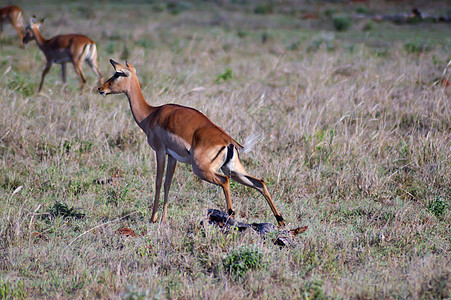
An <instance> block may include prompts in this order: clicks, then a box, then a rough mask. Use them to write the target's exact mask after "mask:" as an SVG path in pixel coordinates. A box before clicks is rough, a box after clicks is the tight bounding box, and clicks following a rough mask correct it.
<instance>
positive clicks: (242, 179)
mask: <svg viewBox="0 0 451 300" xmlns="http://www.w3.org/2000/svg"><path fill="white" fill-rule="evenodd" d="M110 62H111V64H112V65H113V67H114V70H115V71H116V72H115V73H114V75H113V76H112V77H111V78H110V79H108V81H106V82H105V83H104V84H102V85H101V86H100V87H99V89H98V90H99V93H100V94H101V95H103V96H106V95H108V94H120V93H124V94H125V95H126V96H127V98H128V100H129V103H130V108H131V111H132V114H133V117H134V119H135V121H136V123H137V124H138V126H139V127H141V129H142V130H143V131H144V133H145V134H146V135H147V142H148V143H149V145H150V147H152V149H153V150H154V151H155V153H156V160H157V177H156V182H155V199H154V204H153V212H152V219H151V221H152V222H156V221H157V213H158V206H159V198H160V189H161V184H162V182H163V173H164V167H165V162H166V156H167V158H168V164H167V168H166V179H165V182H164V204H163V214H162V217H161V221H162V222H164V221H166V220H167V206H168V194H169V188H170V186H171V182H172V177H173V175H174V171H175V166H176V163H177V161H180V162H183V163H187V164H190V165H191V166H192V167H193V172H194V174H196V175H197V176H198V177H199V178H201V179H203V180H205V181H208V182H210V183H213V184H216V185H219V186H220V187H222V189H223V191H224V195H225V198H226V203H227V210H228V213H229V215H233V214H234V212H233V209H232V200H231V197H230V178H231V179H233V180H234V181H236V182H238V183H241V184H244V185H246V186H249V187H252V188H254V189H256V190H257V191H259V192H260V193H261V194H262V195H263V196H264V197H265V199H266V201H267V202H268V204H269V206H270V207H271V210H272V212H273V214H274V216H275V217H276V220H277V222H278V224H279V226H285V223H284V221H283V218H282V215H281V214H280V213H279V212H278V211H277V209H276V207H275V205H274V202H273V201H272V199H271V196H270V195H269V193H268V190H267V188H266V185H265V183H264V182H263V180H261V179H258V178H255V177H253V176H251V175H249V174H247V173H246V171H245V170H244V167H243V165H242V164H241V162H240V160H239V157H238V150H241V149H243V147H242V146H241V145H240V144H238V142H236V141H235V140H234V139H233V138H231V137H230V136H229V135H228V134H227V133H226V132H225V131H224V130H223V129H222V128H220V127H219V126H217V125H215V124H214V123H213V122H212V121H210V119H208V118H207V117H206V116H205V115H204V114H202V113H201V112H199V111H197V110H195V109H193V108H190V107H185V106H181V105H177V104H165V105H162V106H151V105H149V104H147V102H146V100H145V99H144V96H143V94H142V92H141V87H140V85H139V81H138V77H137V76H136V70H135V68H134V67H133V65H132V64H131V63H129V62H126V66H124V65H122V64H120V63H118V62H115V61H114V60H110ZM218 169H221V170H222V172H223V173H224V175H222V174H219V173H217V171H218ZM149 209H150V203H149Z"/></svg>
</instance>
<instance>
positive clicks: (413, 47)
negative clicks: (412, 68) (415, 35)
mask: <svg viewBox="0 0 451 300" xmlns="http://www.w3.org/2000/svg"><path fill="white" fill-rule="evenodd" d="M430 49H431V47H430V46H429V45H428V44H427V43H425V42H424V41H422V40H418V41H410V42H407V43H405V44H404V50H406V51H407V52H409V53H417V54H418V53H422V52H426V51H429V50H430Z"/></svg>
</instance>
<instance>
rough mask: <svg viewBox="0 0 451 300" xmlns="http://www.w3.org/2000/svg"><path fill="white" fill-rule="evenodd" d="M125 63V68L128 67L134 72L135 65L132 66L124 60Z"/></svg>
mask: <svg viewBox="0 0 451 300" xmlns="http://www.w3.org/2000/svg"><path fill="white" fill-rule="evenodd" d="M125 65H126V66H127V68H128V69H129V70H130V71H132V72H133V73H135V74H136V69H135V67H134V66H133V65H132V64H131V63H129V62H128V61H125Z"/></svg>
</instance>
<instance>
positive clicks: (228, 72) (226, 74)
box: [215, 68, 233, 83]
mask: <svg viewBox="0 0 451 300" xmlns="http://www.w3.org/2000/svg"><path fill="white" fill-rule="evenodd" d="M232 78H233V75H232V69H230V68H226V69H225V71H224V72H223V73H219V74H218V75H217V76H216V79H215V82H216V83H220V82H221V81H227V80H229V79H232Z"/></svg>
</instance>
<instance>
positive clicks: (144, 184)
mask: <svg viewBox="0 0 451 300" xmlns="http://www.w3.org/2000/svg"><path fill="white" fill-rule="evenodd" d="M39 2H41V3H40V4H39V5H38V4H33V3H29V1H19V2H17V4H18V5H20V6H22V7H23V9H24V11H25V14H26V19H27V20H28V18H29V17H30V16H31V15H33V14H36V15H37V16H38V18H40V17H47V19H46V21H45V23H44V25H43V27H42V32H43V34H44V36H46V37H51V36H53V35H56V34H61V33H71V32H79V33H84V34H87V35H88V36H90V37H91V38H93V39H94V40H95V41H96V42H97V46H98V52H99V65H100V69H101V70H102V72H103V73H104V76H105V78H108V77H109V76H111V75H112V74H113V71H112V68H111V66H110V65H109V63H108V60H109V59H110V58H114V59H116V60H120V61H122V62H123V60H124V59H128V60H129V61H130V62H132V63H133V64H134V66H135V67H136V69H137V73H138V76H139V77H140V79H141V83H142V89H143V93H144V96H145V97H146V99H147V100H148V102H149V103H151V104H154V105H160V104H164V103H179V104H182V105H187V106H192V107H195V108H197V109H199V110H200V111H202V112H203V113H205V114H206V115H207V116H209V117H210V118H211V119H212V120H213V121H214V122H215V123H217V124H218V125H220V126H221V127H222V128H224V129H225V130H226V131H227V132H229V133H230V134H231V135H232V136H233V137H235V138H236V139H237V140H238V141H240V142H244V140H245V139H246V137H247V136H250V135H260V139H261V140H260V142H259V143H258V144H257V146H256V147H255V149H254V151H253V152H252V153H250V154H245V155H242V156H241V157H242V161H243V164H244V165H245V167H246V168H247V170H248V172H249V173H251V174H254V175H256V176H258V177H262V178H264V179H265V181H266V182H267V184H268V188H269V190H270V193H271V194H272V196H273V199H274V201H275V204H276V207H277V208H278V209H279V210H280V211H281V213H282V214H283V216H284V217H285V219H286V221H287V223H288V224H287V228H289V229H291V228H295V227H299V226H303V225H308V226H309V228H308V230H307V231H306V232H305V233H303V234H302V235H300V236H299V237H298V238H297V243H296V244H294V245H292V246H289V247H283V248H280V247H279V246H276V245H273V244H272V242H271V238H268V239H266V240H265V239H261V238H260V237H258V236H256V235H254V234H253V233H252V232H248V233H244V234H243V233H237V232H230V233H229V234H224V233H222V232H221V231H220V230H219V229H218V228H214V227H209V226H206V225H200V223H201V221H202V220H204V219H205V216H206V211H207V209H208V208H218V209H224V208H225V200H224V197H223V194H222V191H221V190H220V189H219V188H218V187H216V186H213V185H211V184H208V183H205V182H201V181H200V180H198V179H197V178H195V176H194V175H193V174H192V172H191V170H190V167H188V166H186V165H182V164H179V165H178V167H177V170H176V174H175V177H174V182H173V185H172V188H171V193H170V205H169V211H168V213H169V214H168V216H169V220H168V222H167V223H166V224H150V223H149V218H150V212H149V211H148V199H150V198H153V191H154V182H155V162H154V153H153V151H152V150H151V149H150V147H149V146H148V145H147V143H146V138H145V135H144V133H142V132H141V131H140V129H139V128H138V126H137V125H136V124H135V122H134V120H133V118H132V115H131V112H130V108H129V104H128V101H127V100H126V97H125V96H124V95H117V96H109V97H107V98H102V97H101V96H100V95H98V94H97V93H96V91H95V88H96V83H95V82H96V78H95V77H94V76H93V73H92V72H91V70H90V69H89V68H88V66H87V65H86V64H85V65H84V70H85V73H86V74H87V75H88V86H89V87H90V89H87V90H86V91H85V92H84V93H83V94H82V95H81V94H80V93H79V87H80V82H79V81H78V78H77V77H76V75H75V72H74V71H73V69H72V67H71V66H68V79H69V82H68V85H67V87H64V86H63V84H62V82H61V77H60V73H61V71H60V66H59V65H54V66H53V68H52V70H51V72H50V74H49V75H48V76H47V78H46V81H45V83H44V87H43V91H42V93H41V94H40V95H38V94H37V93H36V90H37V87H38V84H39V80H40V76H41V72H42V69H43V66H44V56H43V54H42V53H41V52H40V50H39V49H38V47H37V46H36V44H35V42H32V43H30V44H28V45H26V47H25V48H24V49H19V48H18V47H17V46H18V42H17V36H16V34H15V31H13V29H12V27H11V26H8V25H6V26H5V40H4V43H3V47H2V49H1V56H0V76H1V80H0V93H1V96H0V101H1V105H0V106H1V110H0V158H1V165H0V195H1V202H0V298H28V297H33V298H49V297H51V298H95V297H99V298H130V299H140V298H208V299H215V298H232V299H242V298H261V299H266V298H268V299H269V298H270V299H272V298H280V299H292V298H306V299H312V298H326V297H331V298H400V299H406V298H409V299H416V298H425V299H433V298H449V297H450V289H451V284H450V282H451V265H450V262H451V258H450V250H451V249H450V242H451V235H450V221H451V213H450V194H451V189H450V186H451V167H450V162H451V157H450V155H451V154H450V153H451V151H450V150H451V149H450V146H451V141H450V137H451V134H450V130H451V120H450V118H451V110H450V90H449V89H447V88H446V87H444V86H441V85H436V86H433V83H434V81H435V80H436V79H437V78H439V77H440V76H441V74H442V72H443V70H444V68H445V66H446V64H447V63H448V61H449V60H450V49H451V48H450V47H451V36H450V35H449V32H450V31H449V29H450V27H449V24H436V23H430V22H422V23H421V22H420V23H416V22H413V23H416V24H393V23H391V22H385V23H376V22H373V21H370V20H368V19H355V18H352V19H351V21H350V22H351V23H349V20H347V21H346V20H345V21H344V22H348V23H349V24H348V25H350V27H349V28H348V29H347V30H345V31H337V30H335V29H334V26H333V23H332V19H333V18H334V16H339V17H343V16H344V17H345V18H346V16H352V15H355V14H356V12H359V13H363V14H367V15H372V14H377V13H381V12H382V13H386V14H396V13H399V12H409V11H410V10H411V7H412V6H411V5H414V4H415V3H412V2H404V3H401V4H398V3H396V4H393V3H385V2H384V4H380V5H375V4H374V1H373V3H372V4H371V3H370V4H365V3H363V4H352V5H340V4H332V3H326V2H319V3H320V4H319V5H316V4H313V2H307V1H306V2H296V3H291V4H290V3H289V4H280V3H279V2H274V3H273V4H270V5H266V4H264V5H263V4H261V3H260V2H255V3H254V2H253V1H244V0H243V1H231V2H218V3H216V2H215V3H212V2H201V1H199V2H189V3H183V4H180V3H179V4H177V3H175V2H172V3H169V2H158V1H147V2H143V3H140V2H128V3H125V4H122V3H121V2H115V1H101V2H97V1H91V2H88V1H85V2H80V1H77V2H75V1H58V2H57V1H48V2H45V1H39ZM2 3H3V2H2ZM259 3H260V4H259ZM56 4H58V5H56ZM4 5H6V3H4V4H2V6H4ZM55 9H57V11H55ZM422 9H423V10H426V11H428V12H431V13H439V14H446V13H447V12H448V13H449V7H447V6H446V1H443V2H440V1H433V2H429V4H428V5H427V6H424V5H423V6H422ZM447 10H448V11H447ZM310 12H312V13H317V12H320V15H319V20H310V19H307V20H304V19H302V16H303V15H304V14H305V13H310ZM448 79H449V77H448ZM114 176H116V177H115V180H113V182H111V183H107V184H96V183H95V180H97V179H99V178H100V179H101V178H110V177H114ZM232 198H233V204H234V208H235V210H236V211H237V216H236V219H238V220H240V221H245V222H272V223H275V219H274V217H273V215H272V213H271V211H270V209H269V206H268V205H267V204H266V202H265V201H264V198H263V197H262V196H261V195H259V194H258V193H257V192H256V191H254V190H251V189H249V188H246V187H243V186H241V185H237V184H232ZM122 227H127V228H131V229H132V230H134V232H135V233H136V234H137V235H138V236H137V237H125V236H121V235H119V234H117V233H115V231H116V230H117V229H118V228H122Z"/></svg>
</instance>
